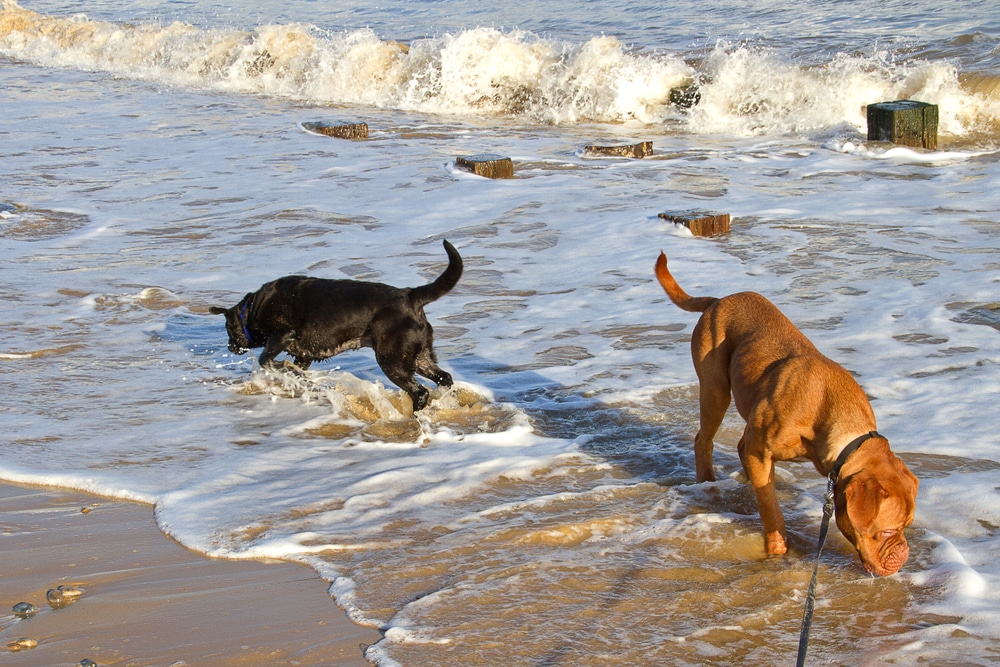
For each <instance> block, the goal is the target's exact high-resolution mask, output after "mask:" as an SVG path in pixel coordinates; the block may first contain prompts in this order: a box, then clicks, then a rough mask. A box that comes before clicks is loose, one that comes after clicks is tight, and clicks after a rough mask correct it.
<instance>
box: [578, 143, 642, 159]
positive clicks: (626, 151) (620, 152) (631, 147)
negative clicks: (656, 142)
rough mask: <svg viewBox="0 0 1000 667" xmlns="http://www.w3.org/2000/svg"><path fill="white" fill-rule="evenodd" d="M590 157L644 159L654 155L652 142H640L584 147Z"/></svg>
mask: <svg viewBox="0 0 1000 667" xmlns="http://www.w3.org/2000/svg"><path fill="white" fill-rule="evenodd" d="M583 150H584V152H585V153H587V154H588V155H612V156H617V157H632V158H644V157H646V156H647V155H652V154H653V142H652V141H640V142H639V143H637V144H628V145H626V146H584V147H583Z"/></svg>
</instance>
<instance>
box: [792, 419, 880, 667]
mask: <svg viewBox="0 0 1000 667" xmlns="http://www.w3.org/2000/svg"><path fill="white" fill-rule="evenodd" d="M881 437H882V435H881V434H880V433H879V432H878V431H869V432H868V433H865V434H864V435H862V436H859V437H857V438H855V439H854V440H851V442H849V443H848V444H847V446H846V447H844V449H843V451H841V452H840V456H838V457H837V460H836V461H835V462H834V464H833V468H831V469H830V474H829V475H827V478H826V496H824V498H823V522H822V523H821V524H820V527H819V543H818V544H817V545H816V562H815V564H814V565H813V573H812V580H811V581H810V582H809V592H808V593H806V609H805V612H804V613H803V615H802V630H801V631H800V632H799V656H798V660H797V661H796V663H795V664H796V667H803V665H805V664H806V651H807V650H808V648H809V630H810V629H811V627H812V617H813V609H814V608H815V606H816V579H817V576H818V574H819V558H820V555H821V554H822V553H823V545H824V544H825V543H826V534H827V532H829V530H830V517H831V516H833V489H834V487H835V486H836V485H837V481H838V480H839V479H840V469H841V468H843V467H844V464H845V463H847V459H848V458H849V457H850V456H851V454H853V453H854V452H856V451H858V448H859V447H861V445H862V444H864V442H865V441H866V440H868V439H869V438H881Z"/></svg>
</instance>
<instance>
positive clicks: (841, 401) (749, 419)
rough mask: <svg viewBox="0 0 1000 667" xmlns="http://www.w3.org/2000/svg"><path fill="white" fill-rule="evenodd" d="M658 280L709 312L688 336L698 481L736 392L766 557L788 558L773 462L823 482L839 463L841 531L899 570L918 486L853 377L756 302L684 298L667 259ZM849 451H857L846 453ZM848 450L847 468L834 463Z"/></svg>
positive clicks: (870, 556)
mask: <svg viewBox="0 0 1000 667" xmlns="http://www.w3.org/2000/svg"><path fill="white" fill-rule="evenodd" d="M656 277H657V279H658V280H659V281H660V285H662V286H663V289H664V291H666V293H667V296H669V297H670V300H671V301H673V302H674V304H676V305H677V306H678V307H680V308H681V309H683V310H686V311H689V312H696V313H703V314H702V316H701V319H699V320H698V324H697V325H696V326H695V328H694V333H693V334H692V336H691V356H692V358H693V360H694V368H695V371H696V372H697V374H698V380H699V382H700V384H701V389H700V409H701V425H700V426H701V428H700V430H699V431H698V435H697V436H695V441H694V457H695V468H696V475H697V480H698V481H699V482H704V481H712V480H714V479H715V471H714V470H713V468H712V448H713V441H712V438H713V437H714V436H715V433H716V431H718V429H719V426H720V425H721V424H722V419H723V417H724V416H725V414H726V410H727V409H728V407H729V401H730V392H731V393H732V396H733V397H734V398H735V400H736V409H737V410H738V411H739V413H740V416H742V417H743V419H744V420H745V421H746V428H745V430H744V431H743V437H742V438H741V439H740V443H739V448H738V449H739V454H740V461H742V463H743V469H744V470H745V471H746V473H747V476H748V477H749V479H750V483H751V484H752V485H753V488H754V492H755V493H756V495H757V507H758V509H759V511H760V518H761V523H763V524H764V539H765V544H766V548H767V553H768V554H783V553H785V552H786V551H787V546H786V544H785V541H786V538H787V534H786V532H785V520H784V517H783V516H782V514H781V509H780V508H779V507H778V501H777V498H776V497H775V494H774V462H775V461H791V460H796V459H803V458H805V459H808V460H810V461H812V462H813V465H815V466H816V469H817V470H818V471H819V472H820V474H821V475H824V476H828V475H830V473H831V471H834V469H835V467H837V466H838V465H839V464H842V465H843V467H842V468H840V470H839V474H836V475H834V477H835V479H836V484H835V487H834V501H835V505H836V512H837V526H839V527H840V531H841V532H842V533H843V534H844V537H846V538H847V539H848V540H850V542H851V544H853V545H854V548H855V549H857V551H858V555H859V556H860V557H861V563H862V565H864V567H865V569H866V570H868V571H869V572H871V573H873V574H876V575H879V576H887V575H890V574H893V573H895V572H896V571H897V570H899V568H900V567H902V565H903V563H905V562H906V559H907V557H908V556H909V546H908V545H907V543H906V538H905V537H904V536H903V529H904V528H905V527H906V526H909V525H910V523H912V522H913V510H914V506H915V504H916V497H917V486H918V481H917V478H916V477H915V476H914V475H913V473H911V472H910V471H909V469H908V468H907V467H906V465H905V464H904V463H903V462H902V461H900V460H899V459H898V458H896V456H895V455H894V454H893V453H892V452H891V451H890V450H889V442H888V441H887V440H886V439H885V438H883V437H882V436H881V435H879V434H878V433H876V432H875V414H874V412H872V408H871V405H870V404H869V402H868V398H867V397H866V396H865V394H864V392H863V391H862V390H861V387H859V386H858V383H857V382H855V381H854V378H853V377H851V374H850V373H848V372H847V371H846V370H844V369H843V368H842V367H841V366H839V365H837V364H836V363H834V362H833V361H831V360H830V359H828V358H826V357H825V356H823V355H822V354H820V352H819V350H817V349H816V347H815V346H813V344H812V343H811V342H810V341H809V339H808V338H806V337H805V336H804V335H803V334H802V332H801V331H799V330H798V329H797V328H796V327H795V325H794V324H792V322H791V321H790V320H789V319H788V318H787V317H785V316H784V315H783V314H782V313H781V311H779V310H778V309H777V307H776V306H775V305H774V304H773V303H771V302H770V301H768V300H767V299H765V298H764V297H763V296H761V295H760V294H756V293H753V292H741V293H739V294H732V295H730V296H727V297H723V298H721V299H717V298H714V297H707V296H703V297H691V296H688V294H687V293H685V292H684V290H682V289H681V287H680V285H678V284H677V281H676V280H674V277H673V276H672V275H670V272H669V271H668V270H667V258H666V256H665V255H664V254H663V253H660V257H659V259H658V260H657V262H656ZM865 434H867V435H865ZM859 436H860V437H859ZM848 443H850V445H851V451H845V448H847V447H848ZM859 445H860V446H859ZM855 448H857V449H856V450H855ZM842 452H844V454H845V456H846V461H838V458H842V457H841V456H840V455H841V453H842ZM852 452H853V453H852Z"/></svg>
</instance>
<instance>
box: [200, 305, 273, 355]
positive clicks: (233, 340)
mask: <svg viewBox="0 0 1000 667" xmlns="http://www.w3.org/2000/svg"><path fill="white" fill-rule="evenodd" d="M252 297H253V294H247V295H246V296H245V297H243V300H242V301H240V302H239V303H238V304H236V305H235V306H233V307H232V308H223V307H222V306H212V307H210V308H209V309H208V312H210V313H212V314H213V315H225V316H226V333H227V334H229V351H230V352H232V353H233V354H245V353H247V352H249V351H250V348H253V347H260V344H256V345H255V344H254V342H253V336H252V335H251V334H250V327H249V326H248V325H247V306H248V305H249V303H250V299H251V298H252Z"/></svg>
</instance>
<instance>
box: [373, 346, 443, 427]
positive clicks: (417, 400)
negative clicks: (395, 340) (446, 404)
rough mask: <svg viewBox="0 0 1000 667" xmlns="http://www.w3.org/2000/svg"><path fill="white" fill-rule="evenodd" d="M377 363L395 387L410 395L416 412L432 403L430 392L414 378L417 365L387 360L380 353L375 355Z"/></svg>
mask: <svg viewBox="0 0 1000 667" xmlns="http://www.w3.org/2000/svg"><path fill="white" fill-rule="evenodd" d="M375 361H376V362H378V365H379V368H381V369H382V372H383V373H385V376H386V377H387V378H389V380H391V381H392V383H393V384H394V385H396V386H397V387H399V388H400V389H402V390H403V391H405V392H406V393H407V394H409V395H410V400H411V401H412V402H413V411H414V412H417V411H418V410H423V409H424V408H425V407H427V403H428V402H429V401H430V392H429V391H427V388H426V387H424V386H423V385H421V384H420V383H419V382H417V380H416V378H414V377H413V376H414V374H415V373H416V368H414V366H415V364H413V363H406V362H405V361H404V362H402V363H400V362H398V361H396V360H391V359H387V358H386V357H385V356H384V355H381V354H378V353H376V354H375Z"/></svg>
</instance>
